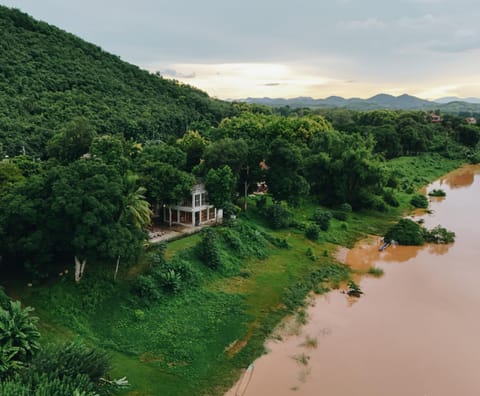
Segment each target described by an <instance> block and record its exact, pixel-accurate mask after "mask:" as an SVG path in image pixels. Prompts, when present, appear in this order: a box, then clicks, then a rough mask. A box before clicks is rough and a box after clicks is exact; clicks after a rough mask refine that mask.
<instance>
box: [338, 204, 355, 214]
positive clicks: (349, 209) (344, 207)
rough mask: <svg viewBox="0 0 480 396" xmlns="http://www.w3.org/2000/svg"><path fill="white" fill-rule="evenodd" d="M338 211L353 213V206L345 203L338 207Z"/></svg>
mask: <svg viewBox="0 0 480 396" xmlns="http://www.w3.org/2000/svg"><path fill="white" fill-rule="evenodd" d="M338 210H339V211H340V212H345V213H351V212H352V205H350V204H349V203H346V202H344V203H342V204H340V205H338Z"/></svg>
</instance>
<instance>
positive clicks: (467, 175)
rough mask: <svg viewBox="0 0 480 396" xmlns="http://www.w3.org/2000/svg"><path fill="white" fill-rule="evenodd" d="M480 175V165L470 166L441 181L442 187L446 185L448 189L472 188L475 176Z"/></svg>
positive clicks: (450, 174)
mask: <svg viewBox="0 0 480 396" xmlns="http://www.w3.org/2000/svg"><path fill="white" fill-rule="evenodd" d="M478 173H480V168H479V167H478V165H470V166H466V167H463V168H460V169H457V170H456V171H453V172H451V173H449V174H448V175H446V176H444V177H442V178H441V179H440V180H439V183H440V186H441V185H443V184H446V185H447V186H448V187H450V188H452V189H454V188H461V187H468V186H471V185H472V184H473V182H474V179H475V175H476V174H478Z"/></svg>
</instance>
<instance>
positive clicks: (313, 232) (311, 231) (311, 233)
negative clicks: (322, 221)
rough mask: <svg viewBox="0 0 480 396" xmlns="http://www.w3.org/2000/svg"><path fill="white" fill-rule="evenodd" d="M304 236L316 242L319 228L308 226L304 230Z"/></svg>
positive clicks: (312, 225) (314, 225)
mask: <svg viewBox="0 0 480 396" xmlns="http://www.w3.org/2000/svg"><path fill="white" fill-rule="evenodd" d="M305 236H306V237H307V238H308V239H310V240H312V241H318V237H319V236H320V227H319V226H318V225H316V224H310V225H309V226H308V227H307V229H306V230H305Z"/></svg>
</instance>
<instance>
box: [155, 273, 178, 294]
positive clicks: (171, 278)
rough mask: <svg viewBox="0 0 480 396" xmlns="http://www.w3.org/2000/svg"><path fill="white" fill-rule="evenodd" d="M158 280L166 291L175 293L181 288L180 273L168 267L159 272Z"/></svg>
mask: <svg viewBox="0 0 480 396" xmlns="http://www.w3.org/2000/svg"><path fill="white" fill-rule="evenodd" d="M160 282H161V285H162V288H163V290H165V291H166V292H170V293H177V292H178V291H180V289H181V288H182V275H180V274H179V273H178V272H175V270H174V269H169V270H166V271H164V272H162V273H161V274H160Z"/></svg>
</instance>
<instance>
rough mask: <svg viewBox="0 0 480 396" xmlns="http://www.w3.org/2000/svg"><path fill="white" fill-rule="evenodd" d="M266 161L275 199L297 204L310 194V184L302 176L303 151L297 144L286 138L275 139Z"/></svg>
mask: <svg viewBox="0 0 480 396" xmlns="http://www.w3.org/2000/svg"><path fill="white" fill-rule="evenodd" d="M266 163H267V165H268V170H267V172H266V179H267V185H268V191H269V192H270V193H271V194H272V196H273V198H274V200H276V201H282V200H285V201H287V202H288V203H290V204H294V205H295V204H298V202H299V201H300V200H301V199H302V198H303V197H304V196H305V195H307V194H308V191H309V185H308V183H307V181H306V180H305V178H304V177H303V176H302V171H303V159H302V153H301V151H300V149H299V148H298V147H297V146H295V145H293V144H291V143H289V142H288V141H286V140H285V139H281V138H278V139H276V140H274V141H273V143H272V144H271V146H270V152H269V154H268V156H267V159H266Z"/></svg>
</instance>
